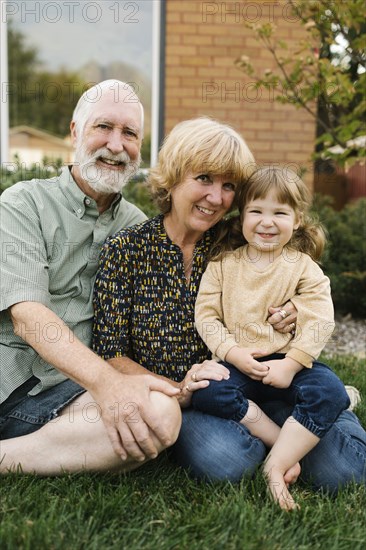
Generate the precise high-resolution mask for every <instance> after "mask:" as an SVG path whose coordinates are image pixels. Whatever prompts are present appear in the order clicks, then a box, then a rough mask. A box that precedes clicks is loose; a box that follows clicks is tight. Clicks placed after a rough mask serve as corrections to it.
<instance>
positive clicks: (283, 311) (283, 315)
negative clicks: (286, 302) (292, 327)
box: [278, 309, 287, 319]
mask: <svg viewBox="0 0 366 550" xmlns="http://www.w3.org/2000/svg"><path fill="white" fill-rule="evenodd" d="M278 313H279V314H280V315H281V317H282V319H286V317H287V311H286V310H285V309H280V311H279V312H278Z"/></svg>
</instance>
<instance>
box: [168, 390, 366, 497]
mask: <svg viewBox="0 0 366 550" xmlns="http://www.w3.org/2000/svg"><path fill="white" fill-rule="evenodd" d="M210 384H211V383H210ZM200 391H202V390H200ZM196 393H197V394H198V393H199V392H196ZM261 408H262V409H263V411H264V412H265V413H266V414H267V415H268V416H269V417H270V418H272V420H273V421H274V422H276V423H277V424H278V425H279V426H282V425H283V423H284V422H285V421H286V419H287V418H288V417H289V416H290V415H291V414H292V412H293V405H289V404H287V403H285V402H284V401H270V402H268V403H262V404H261ZM266 453H267V450H266V448H265V446H264V444H263V443H262V441H260V440H259V439H258V438H256V437H254V436H252V435H251V434H250V432H249V430H248V429H247V428H246V427H245V426H243V425H242V424H240V423H239V422H237V421H236V420H232V419H226V418H219V417H217V416H213V415H210V414H206V413H203V412H201V411H197V410H194V409H193V408H189V409H186V410H184V411H183V423H182V428H181V431H180V434H179V437H178V440H177V442H176V444H175V445H174V446H173V447H172V449H171V454H172V457H173V459H174V460H175V461H176V462H177V463H178V464H179V465H180V466H182V467H183V468H186V469H188V470H189V471H190V473H191V474H192V475H193V476H194V477H195V478H197V479H204V478H206V479H210V480H229V481H231V482H236V481H239V480H240V479H241V478H242V477H252V476H253V474H254V472H255V471H256V469H257V468H258V467H259V466H260V464H261V463H262V462H263V460H264V459H265V456H266ZM301 467H302V472H301V477H302V479H303V480H304V481H306V482H308V483H310V484H311V485H312V486H313V488H314V489H321V490H324V491H327V492H330V493H336V492H337V491H338V489H339V488H341V487H344V486H346V485H347V484H348V483H351V482H356V483H360V484H366V432H365V430H364V429H363V427H362V426H361V424H360V422H359V421H358V419H357V417H356V415H355V414H354V413H352V412H351V411H343V412H341V414H340V415H339V416H338V418H337V419H336V420H335V422H334V423H333V424H332V426H331V427H330V428H329V429H328V431H327V432H326V433H325V435H324V437H323V438H322V439H321V440H320V441H319V443H318V445H317V446H316V447H315V448H314V449H313V450H312V451H310V453H308V454H307V455H306V456H305V457H304V458H303V460H302V461H301Z"/></svg>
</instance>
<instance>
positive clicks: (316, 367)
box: [192, 354, 350, 438]
mask: <svg viewBox="0 0 366 550" xmlns="http://www.w3.org/2000/svg"><path fill="white" fill-rule="evenodd" d="M283 357H284V356H283V355H280V354H275V355H270V356H268V357H264V358H262V359H261V360H262V361H266V360H267V361H269V360H271V359H281V358H283ZM224 365H225V366H226V367H227V368H228V369H229V370H230V378H229V380H222V381H221V382H216V381H214V380H211V381H210V385H209V386H208V387H207V388H204V389H202V390H198V391H196V392H194V393H193V395H192V407H193V408H194V409H196V410H199V411H201V412H204V413H207V414H211V415H214V416H220V417H222V418H228V419H231V420H235V421H236V422H240V420H241V419H242V418H244V416H245V414H246V412H247V410H248V399H251V400H253V401H254V402H255V403H256V404H257V405H259V406H261V404H262V403H265V402H268V401H275V400H278V401H284V402H286V403H288V404H289V405H293V406H294V408H293V410H292V416H293V417H294V418H295V420H297V421H298V422H299V423H300V424H301V425H302V426H304V427H305V428H307V429H308V430H309V431H310V432H312V433H313V434H315V435H316V436H317V437H320V438H322V437H324V435H325V434H326V433H327V431H328V430H329V428H330V427H331V426H332V425H333V424H334V422H335V420H336V419H337V418H338V416H339V415H340V413H341V412H342V411H344V410H345V409H347V407H348V406H349V404H350V400H349V397H348V395H347V392H346V389H345V387H344V385H343V383H342V382H341V381H340V380H339V378H338V377H337V376H336V375H335V374H334V372H332V370H331V369H330V368H329V367H327V366H326V365H323V364H322V363H319V362H317V361H315V362H314V363H313V368H312V369H302V370H301V371H300V372H299V373H297V374H296V375H295V377H294V379H293V381H292V384H291V386H290V387H289V388H285V389H279V388H274V387H272V386H267V385H265V384H262V382H260V381H257V380H252V379H251V378H249V376H247V375H245V374H243V373H242V372H240V371H238V370H237V369H236V368H235V367H233V366H232V365H230V364H228V363H224Z"/></svg>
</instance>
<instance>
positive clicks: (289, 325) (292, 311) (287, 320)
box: [267, 302, 297, 334]
mask: <svg viewBox="0 0 366 550" xmlns="http://www.w3.org/2000/svg"><path fill="white" fill-rule="evenodd" d="M268 312H269V317H268V319H267V321H268V322H269V324H270V325H272V326H273V328H274V329H275V330H277V331H278V332H281V333H282V334H287V333H288V332H293V333H294V334H295V329H296V320H297V309H296V307H295V306H294V304H293V303H292V302H286V304H285V305H283V306H278V307H270V308H269V309H268Z"/></svg>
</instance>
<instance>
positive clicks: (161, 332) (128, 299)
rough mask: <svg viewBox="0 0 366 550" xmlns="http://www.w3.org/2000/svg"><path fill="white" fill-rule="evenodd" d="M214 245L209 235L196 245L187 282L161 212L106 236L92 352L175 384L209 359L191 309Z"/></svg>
mask: <svg viewBox="0 0 366 550" xmlns="http://www.w3.org/2000/svg"><path fill="white" fill-rule="evenodd" d="M212 242H213V231H212V230H210V231H208V232H207V233H205V234H204V236H203V237H202V239H201V240H200V241H199V242H198V243H197V244H196V247H195V250H194V257H193V266H192V274H191V277H190V280H189V283H187V281H186V278H185V276H184V265H183V254H182V252H181V250H180V248H179V247H178V246H177V245H176V244H174V243H173V242H172V241H171V240H170V238H169V237H168V235H167V233H166V231H165V228H164V224H163V215H159V216H157V217H155V218H152V219H151V220H148V221H147V222H144V223H141V224H139V225H135V226H134V227H132V228H128V229H123V230H121V231H119V232H118V233H117V234H115V235H113V236H112V237H110V238H109V239H107V241H106V243H105V245H104V248H103V250H102V254H101V258H100V264H99V271H98V273H97V278H96V282H95V290H94V327H93V349H94V351H95V352H96V353H97V354H98V355H100V356H101V357H103V358H104V359H112V358H114V357H122V356H128V357H130V358H131V359H133V360H134V361H136V362H137V363H139V364H140V365H142V366H143V367H145V368H146V369H148V370H150V371H152V372H154V373H156V374H160V375H163V376H166V377H167V378H171V379H173V380H176V381H180V380H182V379H183V378H184V375H185V373H186V371H187V370H189V369H190V368H191V366H192V365H193V364H194V363H199V362H201V361H203V360H204V359H207V358H208V357H209V352H208V350H207V348H206V346H205V344H204V343H203V341H202V340H201V338H200V336H199V335H198V333H197V332H196V330H195V328H194V305H195V301H196V297H197V292H198V288H199V284H200V281H201V277H202V273H203V272H204V270H205V268H206V258H207V254H208V251H209V249H210V247H211V245H212Z"/></svg>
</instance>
